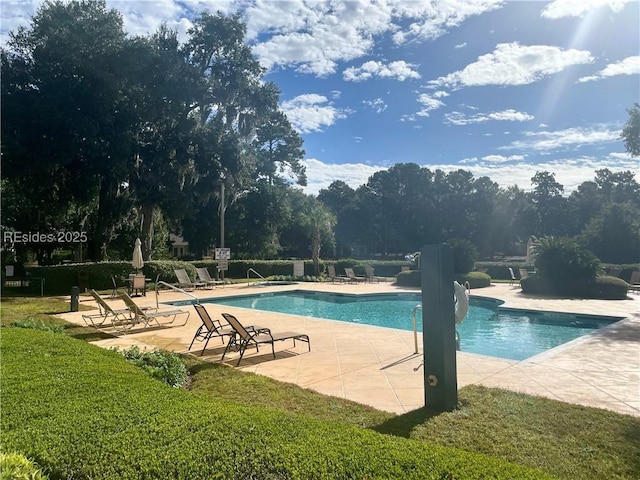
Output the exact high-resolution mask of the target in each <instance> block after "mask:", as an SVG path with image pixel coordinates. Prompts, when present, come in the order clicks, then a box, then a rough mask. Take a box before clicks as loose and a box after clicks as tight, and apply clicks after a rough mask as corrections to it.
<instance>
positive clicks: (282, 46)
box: [246, 0, 393, 76]
mask: <svg viewBox="0 0 640 480" xmlns="http://www.w3.org/2000/svg"><path fill="white" fill-rule="evenodd" d="M246 16H247V25H248V32H249V33H250V35H252V37H254V38H255V40H257V43H256V45H255V46H254V53H255V54H256V55H257V56H258V57H259V58H260V61H261V63H262V65H264V66H265V67H266V68H267V69H274V68H277V67H279V66H282V67H296V70H297V71H298V72H302V73H311V74H314V75H318V76H326V75H330V74H332V73H334V72H335V70H336V68H337V65H338V62H343V61H349V60H353V59H356V58H359V57H362V56H364V55H365V54H366V53H367V52H368V51H369V50H370V49H371V47H372V46H373V37H374V35H378V34H381V33H384V32H386V31H388V30H389V29H390V28H393V23H392V12H391V8H390V7H389V6H388V5H387V4H386V3H385V2H381V3H380V4H378V5H374V4H371V3H369V2H358V1H345V2H340V1H337V2H331V3H329V2H303V1H300V0H294V1H289V2H274V1H269V0H257V1H256V2H255V5H253V6H252V7H249V8H247V10H246ZM260 36H263V37H266V39H265V40H263V41H261V40H260Z"/></svg>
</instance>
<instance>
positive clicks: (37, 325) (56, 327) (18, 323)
mask: <svg viewBox="0 0 640 480" xmlns="http://www.w3.org/2000/svg"><path fill="white" fill-rule="evenodd" d="M11 326H13V327H17V328H32V329H34V330H42V331H44V332H51V333H64V325H61V324H55V323H49V322H44V321H43V320H36V319H35V318H33V317H29V318H27V319H26V320H14V321H13V322H12V323H11Z"/></svg>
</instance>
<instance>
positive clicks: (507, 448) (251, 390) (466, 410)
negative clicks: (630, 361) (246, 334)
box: [188, 359, 640, 480]
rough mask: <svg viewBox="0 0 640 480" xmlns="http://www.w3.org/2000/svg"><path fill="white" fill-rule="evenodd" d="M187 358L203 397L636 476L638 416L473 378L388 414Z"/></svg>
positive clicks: (563, 470) (531, 461) (558, 465)
mask: <svg viewBox="0 0 640 480" xmlns="http://www.w3.org/2000/svg"><path fill="white" fill-rule="evenodd" d="M188 362H189V366H190V371H191V372H192V374H193V379H192V382H193V383H192V386H191V388H192V390H193V391H194V392H196V393H199V394H201V395H206V396H208V397H209V398H224V399H228V400H231V401H233V402H236V403H242V404H245V405H257V406H264V407H269V408H274V409H281V410H284V411H289V412H296V413H299V414H303V415H306V416H311V417H315V418H319V419H322V420H328V421H335V422H341V423H346V424H351V425H356V426H359V427H366V428H370V429H372V430H375V431H378V432H381V433H386V434H390V435H394V436H401V437H406V438H411V439H416V440H422V441H425V442H429V443H437V444H440V445H446V446H451V447H456V448H460V449H462V450H466V451H470V452H477V453H484V454H488V455H492V456H495V457H498V458H502V459H504V460H507V461H509V462H513V463H518V464H520V465H527V466H530V467H533V468H537V469H540V470H542V471H545V472H547V473H549V474H551V475H555V476H558V477H560V478H567V479H576V480H578V479H585V480H587V479H589V480H592V479H638V478H640V418H638V417H632V416H628V415H620V414H617V413H615V412H610V411H607V410H602V409H597V408H588V407H581V406H578V405H572V404H568V403H563V402H557V401H554V400H549V399H545V398H541V397H532V396H529V395H524V394H518V393H513V392H509V391H506V390H501V389H496V388H485V387H479V386H469V387H465V388H462V389H461V390H460V391H459V408H458V409H457V410H455V411H454V412H450V413H436V412H430V411H428V410H427V409H419V410H415V411H412V412H409V413H407V414H404V415H394V414H391V413H387V412H382V411H379V410H376V409H374V408H371V407H368V406H366V405H361V404H358V403H355V402H350V401H348V400H343V399H339V398H335V397H329V396H323V395H320V394H317V393H315V392H313V391H311V390H305V389H301V388H299V387H297V386H295V385H291V384H286V383H283V382H278V381H276V380H272V379H269V378H267V377H263V376H260V375H255V374H251V373H246V372H241V371H238V370H235V369H233V368H231V367H228V366H226V365H220V364H211V363H205V362H200V361H198V360H195V359H190V360H188Z"/></svg>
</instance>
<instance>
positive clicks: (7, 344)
mask: <svg viewBox="0 0 640 480" xmlns="http://www.w3.org/2000/svg"><path fill="white" fill-rule="evenodd" d="M0 340H1V342H2V352H3V361H2V365H1V369H2V370H1V371H2V382H3V386H2V387H3V388H2V390H1V391H0V395H1V401H2V411H1V412H0V415H1V421H2V423H1V427H2V428H1V429H0V438H1V440H2V445H3V448H5V449H7V450H12V451H18V452H21V453H23V454H25V455H27V456H28V457H30V458H32V459H34V460H35V461H36V462H37V463H38V465H40V466H41V467H42V468H43V469H44V470H45V472H46V473H48V474H49V476H50V478H51V479H52V480H55V479H66V478H74V479H78V480H81V479H93V478H101V479H118V480H133V479H142V478H145V479H163V480H164V479H166V478H171V479H185V480H186V479H193V478H220V479H285V478H286V479H304V480H307V479H309V480H313V479H336V478H340V479H347V478H354V479H356V478H358V479H363V478H397V479H419V480H428V479H434V480H435V479H444V478H452V479H453V478H455V479H458V480H464V479H477V478H492V479H532V480H534V479H536V480H537V479H544V478H551V477H550V476H548V475H546V474H544V473H543V472H540V471H535V470H532V469H528V468H525V467H522V466H518V465H513V464H509V463H506V462H502V461H500V460H498V459H496V458H493V457H487V456H483V455H479V454H473V453H469V452H464V451H461V450H457V449H453V448H445V447H440V446H435V445H431V444H427V443H423V442H419V441H414V440H408V439H405V438H399V437H391V436H388V435H383V434H378V433H376V432H373V431H370V430H362V429H358V428H356V427H351V426H345V425H341V424H335V423H329V422H322V421H319V420H315V419H310V418H307V417H302V416H295V415H289V414H286V413H282V412H276V411H271V410H267V409H263V408H256V407H246V406H239V405H236V404H233V403H230V402H225V401H222V400H217V401H214V400H210V399H207V398H204V397H200V396H196V395H193V394H191V393H189V392H187V391H184V390H180V389H174V388H171V387H169V386H167V385H165V384H163V383H161V382H158V381H155V380H153V379H151V378H149V377H148V376H147V375H146V374H145V373H144V372H142V371H141V370H139V369H138V368H136V367H135V366H134V365H131V364H129V363H127V362H126V360H124V359H123V358H122V357H121V356H120V354H118V353H116V352H113V351H107V350H103V349H100V348H98V347H95V346H92V345H90V344H87V343H86V342H83V341H80V340H76V339H72V338H69V337H66V336H64V335H60V334H52V333H48V332H41V331H36V330H23V329H14V328H4V329H3V333H2V336H1V337H0Z"/></svg>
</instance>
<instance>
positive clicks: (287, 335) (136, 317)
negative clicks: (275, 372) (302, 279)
mask: <svg viewBox="0 0 640 480" xmlns="http://www.w3.org/2000/svg"><path fill="white" fill-rule="evenodd" d="M90 293H91V296H92V297H93V298H94V300H95V301H96V303H97V304H98V311H99V313H93V314H83V315H82V319H83V320H84V322H85V323H86V324H87V325H88V326H92V327H95V328H99V327H102V326H105V324H106V322H107V321H109V324H110V325H111V326H112V327H113V328H114V329H115V330H117V331H120V332H123V333H127V332H129V331H130V330H131V328H133V327H134V326H136V325H141V326H142V327H143V328H147V327H151V326H158V327H162V326H168V325H170V324H173V323H174V322H175V320H176V319H177V318H178V317H181V316H183V318H184V321H183V323H181V324H180V325H179V326H184V325H186V323H187V321H188V319H189V314H190V312H189V311H188V310H182V309H158V308H153V307H141V306H139V305H138V304H137V303H135V302H134V301H133V299H132V298H131V297H130V296H129V294H127V293H126V292H120V294H119V296H120V298H121V299H122V300H123V301H124V304H125V306H126V307H127V308H121V309H114V308H112V307H111V305H109V303H107V302H106V301H105V300H104V299H103V298H102V297H101V296H100V295H99V294H98V292H96V291H95V290H93V289H91V290H90ZM194 308H195V310H196V313H197V314H198V316H199V317H200V320H201V322H202V324H201V325H200V327H199V328H198V329H197V330H196V333H195V335H194V336H193V339H192V340H191V344H190V345H189V349H188V350H191V348H192V347H193V344H194V343H195V341H196V340H198V341H203V342H204V346H203V347H202V351H201V352H200V355H202V354H203V353H204V351H205V350H206V348H207V345H208V344H209V340H211V338H214V337H219V338H221V339H222V341H223V343H224V337H229V340H228V343H227V346H226V348H225V350H224V353H223V354H222V360H224V357H225V356H226V355H227V353H228V352H229V351H230V350H231V349H232V348H233V349H235V350H237V351H238V352H240V356H239V358H238V361H237V363H236V366H238V365H240V362H241V361H242V358H243V356H244V353H245V351H246V350H247V348H249V347H251V346H255V347H256V351H259V346H260V345H263V344H270V345H271V353H272V355H273V358H275V356H276V353H275V342H280V341H284V340H293V345H294V347H295V345H296V341H301V342H305V343H306V344H307V345H308V348H309V351H311V341H310V339H309V336H308V335H307V334H305V333H300V332H281V333H278V334H273V333H272V332H271V330H270V329H269V328H265V327H259V326H254V325H251V326H247V327H245V326H244V325H243V324H242V323H241V322H240V321H239V320H238V319H237V318H236V317H235V316H234V315H231V314H229V313H223V314H222V316H223V318H224V319H225V321H226V322H227V323H226V325H223V324H222V323H221V322H220V321H219V320H214V319H212V318H211V316H210V315H209V313H208V312H207V309H206V308H205V307H204V306H203V305H200V304H195V305H194ZM161 320H162V321H161Z"/></svg>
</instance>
